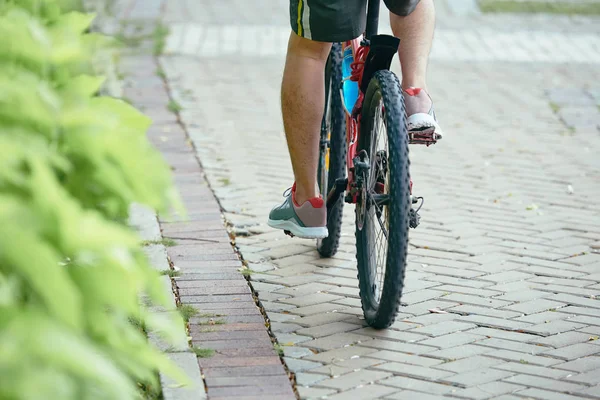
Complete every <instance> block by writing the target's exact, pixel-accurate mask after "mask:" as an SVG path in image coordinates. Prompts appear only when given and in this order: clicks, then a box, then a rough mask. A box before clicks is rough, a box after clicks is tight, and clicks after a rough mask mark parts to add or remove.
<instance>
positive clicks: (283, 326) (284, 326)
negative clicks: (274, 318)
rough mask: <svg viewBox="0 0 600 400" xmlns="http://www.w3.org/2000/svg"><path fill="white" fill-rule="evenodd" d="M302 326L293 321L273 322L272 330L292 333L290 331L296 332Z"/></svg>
mask: <svg viewBox="0 0 600 400" xmlns="http://www.w3.org/2000/svg"><path fill="white" fill-rule="evenodd" d="M300 328H302V327H301V326H300V325H297V324H293V323H287V322H271V330H272V331H273V332H280V333H290V332H296V331H297V330H298V329H300ZM298 334H299V335H301V334H302V333H300V332H298ZM307 336H308V335H307Z"/></svg>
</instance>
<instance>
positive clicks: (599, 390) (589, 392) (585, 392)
mask: <svg viewBox="0 0 600 400" xmlns="http://www.w3.org/2000/svg"><path fill="white" fill-rule="evenodd" d="M575 395H582V396H591V397H596V398H598V397H600V385H597V386H593V387H591V388H587V389H582V390H578V391H577V392H575Z"/></svg>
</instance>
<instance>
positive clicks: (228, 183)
mask: <svg viewBox="0 0 600 400" xmlns="http://www.w3.org/2000/svg"><path fill="white" fill-rule="evenodd" d="M219 182H221V183H222V184H223V185H224V186H229V185H231V180H230V179H229V178H219Z"/></svg>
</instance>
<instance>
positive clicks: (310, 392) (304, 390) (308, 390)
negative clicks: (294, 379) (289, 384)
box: [297, 386, 336, 400]
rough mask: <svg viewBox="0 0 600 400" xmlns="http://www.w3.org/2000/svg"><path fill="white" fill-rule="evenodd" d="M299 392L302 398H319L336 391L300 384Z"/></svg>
mask: <svg viewBox="0 0 600 400" xmlns="http://www.w3.org/2000/svg"><path fill="white" fill-rule="evenodd" d="M297 390H298V394H299V395H300V399H302V400H304V399H319V398H321V397H323V396H329V395H331V394H334V393H336V391H335V390H333V389H320V388H312V387H307V386H298V387H297Z"/></svg>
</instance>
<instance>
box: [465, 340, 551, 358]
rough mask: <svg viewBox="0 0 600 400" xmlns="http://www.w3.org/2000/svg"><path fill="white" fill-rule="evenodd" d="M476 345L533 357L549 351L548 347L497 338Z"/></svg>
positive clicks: (481, 341)
mask: <svg viewBox="0 0 600 400" xmlns="http://www.w3.org/2000/svg"><path fill="white" fill-rule="evenodd" d="M475 345H476V346H485V347H492V348H495V349H502V350H510V351H518V352H521V353H527V354H531V355H536V354H540V353H543V352H544V351H546V350H547V349H548V348H547V347H543V346H536V345H533V344H527V343H522V342H514V341H512V340H504V339H497V338H490V339H485V340H480V341H478V342H477V343H476V344H475Z"/></svg>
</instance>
